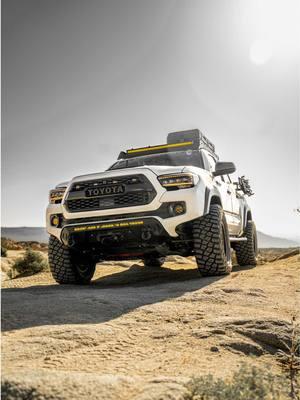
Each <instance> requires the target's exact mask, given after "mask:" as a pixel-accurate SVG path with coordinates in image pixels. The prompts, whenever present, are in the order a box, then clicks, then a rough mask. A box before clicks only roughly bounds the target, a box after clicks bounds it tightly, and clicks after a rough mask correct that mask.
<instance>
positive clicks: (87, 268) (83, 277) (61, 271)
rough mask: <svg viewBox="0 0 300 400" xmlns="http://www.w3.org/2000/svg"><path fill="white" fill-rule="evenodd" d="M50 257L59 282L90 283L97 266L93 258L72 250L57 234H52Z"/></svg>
mask: <svg viewBox="0 0 300 400" xmlns="http://www.w3.org/2000/svg"><path fill="white" fill-rule="evenodd" d="M48 259H49V266H50V271H51V273H52V276H53V278H54V279H55V281H56V282H57V283H60V284H66V283H73V284H78V285H84V284H88V283H90V281H91V279H92V277H93V275H94V272H95V268H96V263H95V262H94V261H92V260H88V259H83V258H82V257H81V255H80V254H76V253H74V252H72V251H71V250H70V249H69V248H68V247H66V246H64V245H63V244H62V243H61V242H60V241H59V240H58V239H57V238H56V237H55V236H50V239H49V248H48Z"/></svg>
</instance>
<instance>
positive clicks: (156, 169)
mask: <svg viewBox="0 0 300 400" xmlns="http://www.w3.org/2000/svg"><path fill="white" fill-rule="evenodd" d="M184 168H185V167H184V166H178V167H177V166H176V167H165V166H160V165H153V166H152V165H149V166H147V167H144V166H143V167H135V168H124V169H114V170H110V171H104V172H98V173H94V174H87V175H80V176H76V177H75V178H73V179H72V182H79V181H88V180H91V179H101V178H109V177H113V176H122V175H133V174H140V173H143V171H145V172H146V171H147V172H149V171H151V172H153V173H154V174H155V175H165V174H176V173H180V172H182V171H183V169H184Z"/></svg>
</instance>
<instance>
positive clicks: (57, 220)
mask: <svg viewBox="0 0 300 400" xmlns="http://www.w3.org/2000/svg"><path fill="white" fill-rule="evenodd" d="M50 223H51V225H52V226H55V228H58V227H59V225H60V217H59V215H56V214H54V215H51V218H50Z"/></svg>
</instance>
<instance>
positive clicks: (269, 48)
mask: <svg viewBox="0 0 300 400" xmlns="http://www.w3.org/2000/svg"><path fill="white" fill-rule="evenodd" d="M244 11H245V13H246V15H247V21H248V22H249V23H250V24H249V25H250V26H251V27H252V35H253V37H252V38H250V37H249V39H250V45H249V58H250V61H251V62H252V63H253V64H256V65H264V64H266V63H267V62H269V61H270V60H271V59H272V57H274V58H275V57H277V60H278V57H279V59H286V58H287V57H289V56H290V55H291V54H295V53H296V51H297V49H298V48H299V44H297V40H298V35H299V33H300V32H299V24H298V18H299V17H300V3H299V1H298V0H251V2H247V3H246V6H245V8H244ZM249 34H250V36H251V33H250V32H249Z"/></svg>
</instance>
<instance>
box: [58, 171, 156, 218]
mask: <svg viewBox="0 0 300 400" xmlns="http://www.w3.org/2000/svg"><path fill="white" fill-rule="evenodd" d="M119 182H120V183H122V184H123V185H124V186H125V193H120V194H114V195H108V196H97V197H88V196H87V195H86V190H88V188H90V187H95V186H97V187H107V186H108V185H107V183H109V184H110V183H112V184H115V183H119ZM155 195H156V192H155V189H154V187H153V186H152V184H151V183H150V181H149V180H148V179H147V178H146V177H145V176H143V175H133V176H127V177H121V178H119V177H116V178H112V179H110V180H109V182H108V180H106V181H104V182H103V180H97V181H95V180H94V181H88V182H86V181H85V182H77V183H76V184H74V185H73V186H72V188H71V190H70V192H69V193H68V196H67V200H66V202H65V205H66V207H67V209H68V210H69V211H70V212H82V211H95V210H105V209H113V208H122V207H134V206H139V205H144V204H149V203H150V202H151V201H152V200H153V199H154V197H155Z"/></svg>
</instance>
